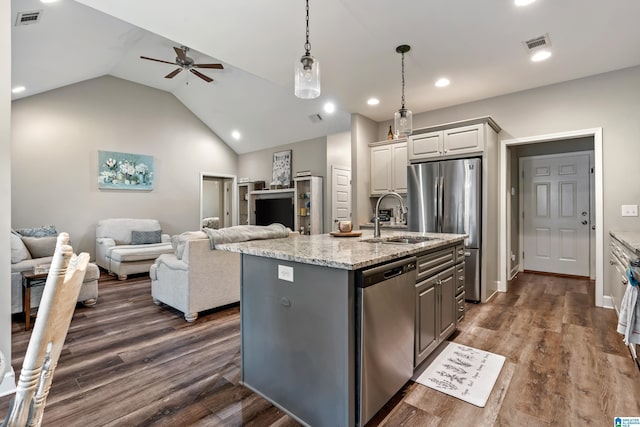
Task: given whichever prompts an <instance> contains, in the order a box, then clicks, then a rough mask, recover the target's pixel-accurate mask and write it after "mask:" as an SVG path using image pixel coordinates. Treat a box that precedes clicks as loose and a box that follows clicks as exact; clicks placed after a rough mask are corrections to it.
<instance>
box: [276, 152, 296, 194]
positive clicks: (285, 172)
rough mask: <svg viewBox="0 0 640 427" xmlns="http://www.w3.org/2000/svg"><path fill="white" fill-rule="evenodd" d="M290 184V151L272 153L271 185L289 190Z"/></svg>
mask: <svg viewBox="0 0 640 427" xmlns="http://www.w3.org/2000/svg"><path fill="white" fill-rule="evenodd" d="M290 183H291V150H285V151H276V152H275V153H273V172H272V178H271V185H275V186H279V188H289V185H290Z"/></svg>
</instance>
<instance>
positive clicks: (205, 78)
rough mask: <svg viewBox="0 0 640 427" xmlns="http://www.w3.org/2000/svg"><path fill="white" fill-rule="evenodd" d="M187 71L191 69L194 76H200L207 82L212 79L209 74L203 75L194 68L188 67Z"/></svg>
mask: <svg viewBox="0 0 640 427" xmlns="http://www.w3.org/2000/svg"><path fill="white" fill-rule="evenodd" d="M189 71H191V72H192V73H193V74H195V75H196V76H198V77H200V78H201V79H202V80H204V81H205V82H207V83H209V82H212V81H213V79H212V78H211V77H209V76H205V75H204V74H202V73H201V72H200V71H198V70H194V69H193V68H192V69H190V70H189Z"/></svg>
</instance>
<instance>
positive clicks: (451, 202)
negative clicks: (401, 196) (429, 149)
mask: <svg viewBox="0 0 640 427" xmlns="http://www.w3.org/2000/svg"><path fill="white" fill-rule="evenodd" d="M407 168H408V169H407V184H408V190H407V191H408V193H407V204H408V205H409V206H408V207H409V212H408V225H409V230H410V231H422V232H435V233H460V234H463V233H464V234H468V235H469V237H467V238H466V239H465V275H466V277H465V299H467V300H470V301H475V302H478V301H480V259H481V253H480V248H481V239H482V236H481V233H480V231H481V228H482V225H481V224H482V218H481V213H482V192H481V189H482V163H481V161H480V159H479V158H472V159H456V160H443V161H439V162H428V163H418V164H414V165H409V166H408V167H407Z"/></svg>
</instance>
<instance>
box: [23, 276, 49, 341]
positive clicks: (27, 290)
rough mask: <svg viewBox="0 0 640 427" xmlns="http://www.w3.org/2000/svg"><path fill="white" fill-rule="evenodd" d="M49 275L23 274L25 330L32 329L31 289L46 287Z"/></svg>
mask: <svg viewBox="0 0 640 427" xmlns="http://www.w3.org/2000/svg"><path fill="white" fill-rule="evenodd" d="M48 275H49V273H48V272H47V273H34V272H33V271H23V272H22V311H23V312H24V330H25V331H28V330H29V329H31V288H33V287H35V286H44V285H45V283H47V276H48Z"/></svg>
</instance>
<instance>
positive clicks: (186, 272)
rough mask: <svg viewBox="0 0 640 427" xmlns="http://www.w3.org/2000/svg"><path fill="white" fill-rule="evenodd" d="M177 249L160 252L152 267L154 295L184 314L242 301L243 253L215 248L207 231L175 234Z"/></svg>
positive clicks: (190, 319)
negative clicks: (169, 251) (241, 255)
mask: <svg viewBox="0 0 640 427" xmlns="http://www.w3.org/2000/svg"><path fill="white" fill-rule="evenodd" d="M174 246H175V251H174V253H171V254H163V255H160V256H159V257H158V258H157V259H156V261H155V263H154V264H153V265H152V266H151V269H150V271H149V275H150V276H151V296H152V297H153V301H154V303H156V304H160V303H164V304H166V305H168V306H171V307H173V308H175V309H177V310H180V311H181V312H183V313H184V318H185V320H186V321H187V322H193V321H195V320H196V319H197V318H198V313H199V312H201V311H205V310H209V309H212V308H217V307H221V306H224V305H227V304H231V303H234V302H238V301H240V254H239V253H233V252H225V251H218V250H212V249H211V241H210V240H209V238H208V237H207V235H206V233H204V232H202V231H192V232H186V233H182V234H181V235H179V236H174Z"/></svg>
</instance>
